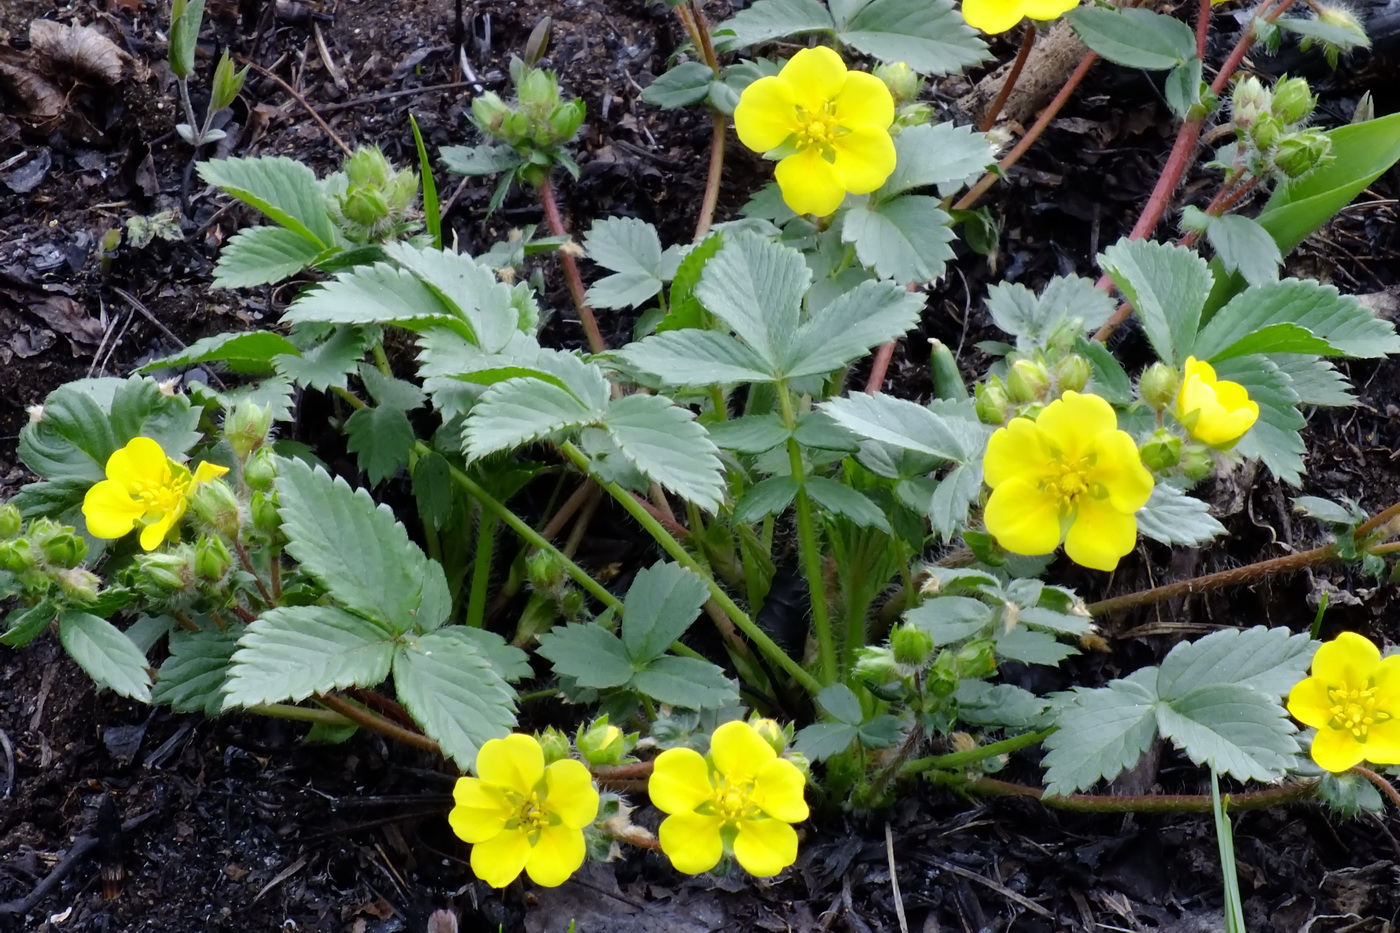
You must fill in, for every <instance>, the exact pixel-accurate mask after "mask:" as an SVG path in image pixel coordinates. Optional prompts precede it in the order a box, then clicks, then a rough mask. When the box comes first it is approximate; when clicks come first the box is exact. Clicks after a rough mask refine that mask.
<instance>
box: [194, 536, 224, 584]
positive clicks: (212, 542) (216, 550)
mask: <svg viewBox="0 0 1400 933" xmlns="http://www.w3.org/2000/svg"><path fill="white" fill-rule="evenodd" d="M232 568H233V555H232V554H230V553H229V550H228V545H226V544H224V539H223V538H220V537H217V536H214V535H201V536H200V539H199V541H198V542H196V543H195V546H194V572H195V576H197V577H198V578H199V579H200V580H202V581H203V582H205V583H220V582H222V581H223V579H224V577H225V576H227V575H228V572H229V570H231V569H232Z"/></svg>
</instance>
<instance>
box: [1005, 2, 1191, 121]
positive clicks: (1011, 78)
mask: <svg viewBox="0 0 1400 933" xmlns="http://www.w3.org/2000/svg"><path fill="white" fill-rule="evenodd" d="M1201 2H1202V3H1209V2H1210V0H1201ZM1025 30H1026V31H1025V32H1024V33H1023V34H1022V35H1021V47H1020V48H1019V49H1017V50H1016V59H1015V61H1013V62H1012V63H1011V70H1010V71H1009V72H1007V73H1006V80H1005V81H1003V82H1002V83H1001V90H1000V91H997V96H996V99H995V100H993V101H992V105H991V106H990V107H988V108H987V114H986V116H984V117H983V118H982V122H981V123H980V124H978V126H977V131H978V132H979V133H985V132H987V130H989V129H991V128H992V127H994V126H996V125H997V117H999V116H1001V108H1002V107H1005V106H1006V101H1007V100H1008V99H1009V98H1010V97H1011V92H1012V91H1014V90H1015V89H1016V82H1017V81H1018V80H1020V77H1021V71H1022V69H1024V68H1025V67H1026V59H1028V58H1030V57H1031V49H1033V48H1035V36H1036V28H1035V23H1033V22H1030V21H1027V22H1026V24H1025Z"/></svg>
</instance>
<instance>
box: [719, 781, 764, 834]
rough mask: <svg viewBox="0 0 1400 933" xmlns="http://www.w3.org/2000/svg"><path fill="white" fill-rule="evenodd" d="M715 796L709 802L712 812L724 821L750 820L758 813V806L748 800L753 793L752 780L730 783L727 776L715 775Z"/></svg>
mask: <svg viewBox="0 0 1400 933" xmlns="http://www.w3.org/2000/svg"><path fill="white" fill-rule="evenodd" d="M715 782H716V786H715V796H714V798H713V800H712V802H711V807H712V808H713V810H714V814H715V815H716V816H718V817H720V818H722V819H723V820H724V821H725V822H726V823H730V824H734V823H738V822H739V821H740V820H751V819H753V818H754V817H756V816H757V815H758V808H757V807H755V806H754V805H753V804H752V803H750V802H749V795H750V794H752V793H753V782H752V781H745V782H743V783H735V784H731V783H730V782H729V779H728V778H725V777H723V776H721V775H715Z"/></svg>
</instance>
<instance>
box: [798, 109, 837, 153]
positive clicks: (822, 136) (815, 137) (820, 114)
mask: <svg viewBox="0 0 1400 933" xmlns="http://www.w3.org/2000/svg"><path fill="white" fill-rule="evenodd" d="M797 122H798V124H799V125H800V126H801V129H799V130H798V131H797V136H796V139H795V140H794V142H795V143H796V144H797V148H798V149H810V148H812V147H813V146H815V147H816V148H818V149H820V150H821V151H822V154H823V155H829V154H830V153H831V149H832V142H833V141H834V140H835V139H836V138H837V137H840V136H844V135H845V134H846V129H845V128H844V127H842V126H840V125H838V124H837V123H836V105H835V104H834V103H831V102H827V103H826V104H824V105H823V106H822V108H821V109H820V110H807V109H806V108H805V107H798V108H797Z"/></svg>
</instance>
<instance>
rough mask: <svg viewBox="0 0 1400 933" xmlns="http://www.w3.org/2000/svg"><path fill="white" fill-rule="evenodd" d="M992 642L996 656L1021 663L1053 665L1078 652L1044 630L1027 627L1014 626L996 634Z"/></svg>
mask: <svg viewBox="0 0 1400 933" xmlns="http://www.w3.org/2000/svg"><path fill="white" fill-rule="evenodd" d="M993 642H994V643H995V645H996V654H997V657H998V658H1001V659H1005V660H1010V661H1020V662H1021V663H1022V664H1044V665H1047V666H1049V667H1054V666H1055V665H1057V664H1059V663H1060V662H1061V661H1063V660H1064V659H1065V658H1067V657H1070V656H1071V655H1075V654H1078V653H1079V649H1078V648H1075V647H1074V646H1073V645H1068V644H1066V643H1064V642H1062V641H1057V640H1056V639H1055V636H1053V635H1047V634H1046V633H1045V632H1036V631H1032V630H1031V629H1028V628H1020V627H1018V628H1014V629H1012V630H1011V631H1009V632H1006V633H1004V634H1001V635H998V636H997V637H996V638H995V639H993Z"/></svg>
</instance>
